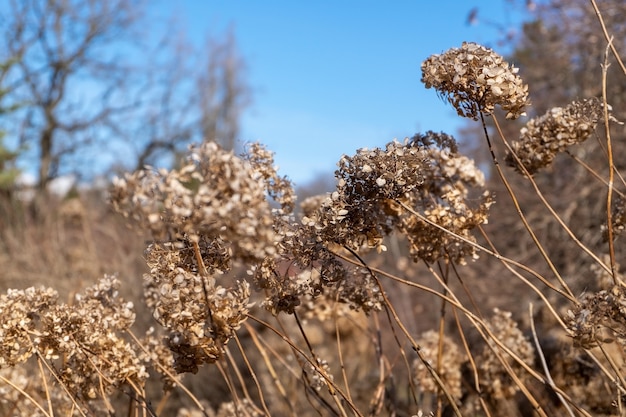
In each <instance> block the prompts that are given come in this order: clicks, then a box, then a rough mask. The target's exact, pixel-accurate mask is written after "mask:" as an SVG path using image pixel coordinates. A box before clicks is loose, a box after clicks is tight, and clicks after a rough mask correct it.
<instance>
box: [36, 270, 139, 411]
mask: <svg viewBox="0 0 626 417" xmlns="http://www.w3.org/2000/svg"><path fill="white" fill-rule="evenodd" d="M119 286H120V283H119V280H118V279H117V278H115V277H112V276H105V277H104V278H102V279H101V280H100V281H99V282H98V283H97V284H95V285H93V286H92V287H89V288H87V289H86V290H85V292H84V293H83V294H78V295H77V296H76V300H75V303H74V304H73V305H71V306H70V305H64V304H59V305H56V306H54V307H53V308H52V309H51V310H50V311H49V312H48V313H47V314H46V315H45V316H42V330H41V336H40V337H39V339H40V340H39V342H38V348H39V349H40V350H41V351H42V352H44V353H45V357H46V359H49V360H54V359H57V358H59V359H61V358H62V366H59V370H60V379H61V381H62V382H63V385H64V386H65V387H67V388H68V390H69V391H70V392H72V393H73V394H74V395H76V396H77V397H79V398H83V399H94V398H97V397H99V396H100V394H101V393H102V389H103V388H104V389H105V390H106V391H107V392H110V391H111V389H112V388H114V387H120V386H121V385H123V384H125V383H132V384H133V385H135V386H143V384H144V381H145V379H146V378H147V377H148V374H147V372H146V369H145V366H144V364H143V363H142V361H141V359H140V358H139V354H138V353H137V351H136V349H135V346H133V345H131V344H130V343H128V342H127V341H125V340H124V338H123V337H122V334H123V333H125V332H126V331H127V330H128V329H129V328H130V326H131V325H132V324H133V322H134V320H135V312H134V310H133V305H132V303H130V302H125V301H124V300H123V299H122V298H120V297H119V294H118V289H119Z"/></svg>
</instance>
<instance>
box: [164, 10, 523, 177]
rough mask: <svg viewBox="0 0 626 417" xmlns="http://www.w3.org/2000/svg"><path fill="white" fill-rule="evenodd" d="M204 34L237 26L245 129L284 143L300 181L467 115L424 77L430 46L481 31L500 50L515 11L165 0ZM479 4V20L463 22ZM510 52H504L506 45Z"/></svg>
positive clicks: (191, 31)
mask: <svg viewBox="0 0 626 417" xmlns="http://www.w3.org/2000/svg"><path fill="white" fill-rule="evenodd" d="M160 7H161V8H162V9H161V10H160V11H161V12H162V13H164V14H165V15H169V16H172V15H173V16H175V17H176V19H177V20H178V22H179V24H180V25H181V26H182V27H183V28H185V30H186V31H187V35H188V36H189V37H190V38H191V39H192V40H193V41H194V42H195V43H196V44H197V45H198V46H200V45H202V44H204V43H205V41H206V39H207V37H208V36H217V37H219V36H220V35H222V34H224V33H225V31H226V30H228V28H231V29H232V30H233V32H234V35H235V37H236V40H237V43H238V47H239V50H240V53H241V55H242V57H243V58H244V59H245V61H246V63H247V66H248V69H247V78H248V82H249V83H250V85H251V86H252V89H253V103H252V106H251V108H250V109H249V110H248V111H247V113H246V114H245V116H244V118H243V120H242V125H243V126H242V127H243V131H242V139H243V140H245V141H261V142H263V143H265V144H266V145H267V146H268V148H269V149H271V150H272V151H274V152H275V153H276V161H277V164H278V165H279V166H280V172H281V174H283V175H287V176H289V177H290V178H291V179H292V180H294V181H295V182H296V184H304V183H306V182H308V181H310V180H311V179H313V178H314V177H315V176H316V175H318V174H321V173H329V172H330V173H332V172H333V171H334V169H335V164H336V162H337V161H338V160H339V158H340V157H341V155H342V154H353V153H354V151H355V150H356V149H358V148H361V147H374V146H383V145H384V144H385V143H386V142H388V141H390V140H392V139H393V138H399V139H400V138H403V137H405V136H410V135H412V134H414V133H416V132H423V131H426V130H435V131H445V132H447V133H452V134H455V133H456V130H457V128H458V127H459V126H461V125H462V124H463V123H466V121H465V120H461V119H459V118H458V117H457V116H456V113H455V112H454V110H453V109H452V108H451V107H450V106H448V105H446V104H445V103H444V102H442V101H441V100H440V99H439V98H438V97H437V95H436V94H435V92H434V91H433V90H426V89H425V88H424V87H423V85H422V84H421V82H420V77H421V72H420V64H421V62H422V61H423V60H424V59H425V58H426V57H428V56H429V55H430V54H433V53H440V52H443V51H445V50H446V49H448V48H450V47H457V46H460V44H461V43H462V42H463V41H475V42H480V43H482V44H485V45H488V46H492V47H494V48H495V49H496V50H499V48H498V45H497V40H498V39H501V38H502V36H503V33H502V31H501V29H499V28H503V29H504V30H508V29H510V28H514V27H515V24H516V22H519V21H520V16H519V13H520V11H519V10H517V9H516V10H514V11H513V10H511V5H510V4H507V2H506V1H504V0H483V1H480V0H475V1H461V0H458V1H454V0H439V1H418V0H413V1H409V0H403V1H393V2H382V1H374V0H359V1H355V0H343V1H342V0H338V1H302V2H300V1H259V0H231V1H225V0H224V1H217V0H206V1H193V0H177V1H170V2H164V3H162V4H161V6H160ZM474 7H478V22H477V24H475V25H468V24H467V23H466V20H467V17H468V14H469V12H470V10H472V9H473V8H474ZM500 52H504V51H500Z"/></svg>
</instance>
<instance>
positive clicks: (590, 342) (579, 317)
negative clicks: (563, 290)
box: [566, 285, 626, 349]
mask: <svg viewBox="0 0 626 417" xmlns="http://www.w3.org/2000/svg"><path fill="white" fill-rule="evenodd" d="M624 317H626V288H624V287H623V286H622V285H615V286H614V287H613V288H611V289H610V290H601V291H598V292H596V293H587V294H584V295H583V296H582V297H581V299H580V304H578V305H576V306H575V307H574V308H572V309H571V310H569V311H568V312H567V317H566V319H567V320H566V324H567V327H568V329H569V331H570V334H571V336H572V338H573V339H574V345H575V346H581V347H583V348H585V349H591V348H593V347H595V346H599V345H602V344H605V343H613V342H617V343H618V344H619V346H621V349H623V348H624V347H625V346H626V322H625V321H624Z"/></svg>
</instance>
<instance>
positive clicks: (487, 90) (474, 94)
mask: <svg viewBox="0 0 626 417" xmlns="http://www.w3.org/2000/svg"><path fill="white" fill-rule="evenodd" d="M517 73H518V69H517V68H515V67H514V66H512V65H510V64H509V63H508V62H506V61H505V60H504V58H503V57H502V56H501V55H499V54H497V53H495V52H494V51H493V50H491V49H489V48H486V47H484V46H481V45H479V44H476V43H471V42H463V45H462V46H461V48H452V49H449V50H448V51H446V52H444V53H443V54H441V55H431V56H430V57H428V58H427V59H426V60H425V61H424V62H423V63H422V82H423V83H424V84H425V85H426V88H431V87H432V88H434V89H435V90H437V92H438V93H439V94H440V95H441V96H443V97H445V98H446V99H447V100H448V101H449V102H450V104H452V105H453V106H454V108H455V109H456V110H457V113H458V114H459V115H460V116H463V117H470V118H472V119H474V120H477V119H478V117H479V114H480V113H483V114H491V113H493V111H494V109H495V107H496V105H499V106H500V107H502V109H503V110H505V111H506V112H507V114H506V117H507V119H516V118H518V117H519V116H523V115H524V114H525V113H524V109H525V107H526V106H527V105H529V104H530V103H529V100H528V86H527V85H526V84H524V82H523V81H522V79H521V78H520V77H519V75H517Z"/></svg>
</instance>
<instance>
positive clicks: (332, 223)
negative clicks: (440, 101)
mask: <svg viewBox="0 0 626 417" xmlns="http://www.w3.org/2000/svg"><path fill="white" fill-rule="evenodd" d="M335 175H336V177H337V179H338V184H337V189H336V191H335V192H333V193H332V194H331V195H330V196H328V197H327V198H326V199H325V200H324V201H323V202H322V205H321V206H320V208H319V209H318V210H317V211H316V212H314V213H313V214H311V215H308V216H305V217H303V219H302V223H303V224H304V225H305V226H308V227H310V228H311V229H313V230H315V232H316V233H317V235H318V236H320V239H322V240H325V241H329V242H334V243H336V244H338V245H341V246H346V247H349V248H351V249H353V250H357V249H358V248H360V247H362V246H364V245H365V246H368V247H373V248H376V249H378V250H379V251H380V250H385V249H386V248H385V246H384V244H383V240H384V237H385V236H386V235H388V234H389V233H391V232H392V231H393V230H396V231H398V232H400V233H401V234H402V235H404V236H405V237H406V238H407V239H408V241H409V244H410V250H411V254H412V255H413V258H414V260H416V261H417V260H419V259H422V260H425V261H427V262H434V261H435V260H437V259H440V258H446V259H451V260H453V261H455V262H459V263H463V262H464V261H465V258H466V257H468V256H469V257H470V258H471V257H474V256H475V250H474V248H473V247H472V246H470V245H468V244H467V243H464V242H462V241H461V240H459V239H458V238H457V237H455V236H453V235H452V234H455V235H458V236H461V237H463V238H466V239H468V240H472V239H473V238H472V236H471V234H470V231H471V229H473V228H474V227H476V226H477V225H479V224H482V223H485V222H486V220H487V211H488V208H489V205H490V204H491V199H490V197H489V195H488V193H487V194H483V196H482V198H480V199H479V203H478V204H477V207H475V208H474V207H471V206H470V205H469V204H468V195H469V192H470V190H471V189H472V188H474V187H481V186H483V185H484V177H483V174H482V173H481V172H480V171H479V170H478V169H477V168H476V167H475V166H474V164H473V161H471V160H470V159H468V158H466V157H465V156H462V155H459V154H458V148H457V146H456V142H455V141H454V138H453V137H451V136H449V135H445V134H438V133H434V132H427V133H426V134H424V135H415V136H414V137H413V138H411V139H410V140H409V139H406V140H405V141H404V142H403V143H400V142H397V141H394V142H390V143H389V144H387V146H386V148H385V149H373V150H369V149H360V150H359V151H358V152H357V154H356V155H355V156H353V157H348V156H344V157H343V158H342V159H341V161H340V162H339V169H338V170H337V172H336V174H335ZM411 211H413V212H411ZM414 212H417V213H419V214H421V215H422V216H423V217H424V218H426V219H428V220H430V221H432V222H434V223H435V224H437V225H439V226H441V227H443V228H445V229H447V231H444V230H441V229H439V228H437V227H435V226H433V225H431V224H428V222H427V221H425V220H424V219H421V218H420V217H418V216H416V215H415V213H414Z"/></svg>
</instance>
